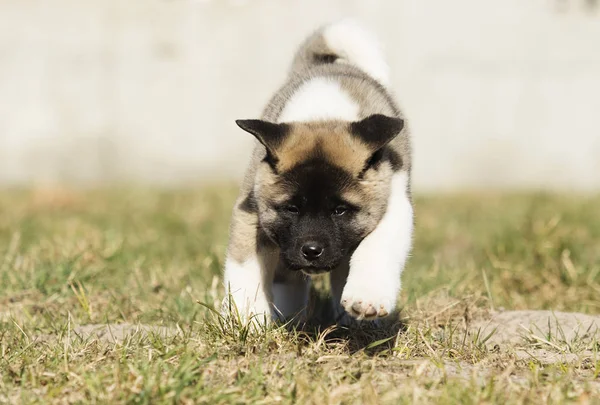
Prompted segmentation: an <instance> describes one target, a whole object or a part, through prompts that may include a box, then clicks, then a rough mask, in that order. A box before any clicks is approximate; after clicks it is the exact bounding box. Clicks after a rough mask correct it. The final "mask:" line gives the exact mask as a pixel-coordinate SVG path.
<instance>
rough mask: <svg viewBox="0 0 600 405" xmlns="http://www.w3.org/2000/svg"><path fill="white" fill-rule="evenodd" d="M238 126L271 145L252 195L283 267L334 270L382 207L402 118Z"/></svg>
mask: <svg viewBox="0 0 600 405" xmlns="http://www.w3.org/2000/svg"><path fill="white" fill-rule="evenodd" d="M237 123H238V125H239V126H240V127H241V128H243V129H244V130H246V131H247V132H250V133H252V134H253V135H255V136H256V137H257V139H258V140H259V141H260V142H261V143H262V144H263V145H264V146H265V148H266V156H265V158H264V159H263V161H262V162H261V163H260V164H259V167H258V168H257V173H256V179H255V187H254V190H253V198H254V200H255V201H256V207H257V210H258V217H259V223H260V226H261V227H262V229H263V230H264V231H265V233H266V234H267V235H268V236H269V238H271V239H272V240H273V242H275V243H276V244H277V245H278V246H279V248H280V252H281V258H282V260H283V261H284V263H285V265H286V266H287V267H288V268H290V269H292V270H303V271H304V272H306V273H309V274H312V273H319V272H323V271H329V270H332V269H334V268H335V267H337V266H338V265H339V264H340V262H341V261H342V259H344V258H345V257H348V256H349V255H350V254H351V253H352V252H353V250H354V249H355V248H356V247H357V246H358V244H359V243H360V241H361V240H362V239H363V238H364V237H365V236H366V235H368V234H369V233H370V232H371V231H372V230H373V229H374V228H375V226H376V225H377V223H378V222H379V220H380V219H381V217H382V216H383V214H384V212H385V208H386V204H387V199H388V195H389V181H390V178H391V172H392V167H391V163H390V159H387V158H388V157H389V156H386V151H385V150H384V149H385V146H386V145H387V144H388V143H389V141H390V140H391V139H393V138H394V137H395V136H396V135H397V134H398V133H399V132H400V131H401V129H402V127H403V122H402V120H400V119H398V118H390V117H386V116H382V115H374V116H371V117H368V118H366V119H364V120H362V121H358V122H354V123H348V122H332V121H324V122H316V123H286V124H273V123H269V122H265V121H260V120H243V121H242V120H240V121H237ZM387 153H388V154H389V153H392V152H391V151H387ZM392 160H393V159H392Z"/></svg>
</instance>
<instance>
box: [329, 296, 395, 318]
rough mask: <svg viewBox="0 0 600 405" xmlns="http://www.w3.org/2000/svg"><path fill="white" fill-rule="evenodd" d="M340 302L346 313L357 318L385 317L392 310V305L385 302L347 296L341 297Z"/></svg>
mask: <svg viewBox="0 0 600 405" xmlns="http://www.w3.org/2000/svg"><path fill="white" fill-rule="evenodd" d="M341 304H342V306H343V307H344V309H345V310H346V313H348V314H349V315H350V316H352V317H353V318H356V319H357V320H363V319H366V320H373V319H378V318H385V317H386V316H388V315H389V314H390V312H391V311H392V310H393V307H392V306H389V305H386V304H385V303H381V302H377V301H369V300H363V299H360V298H354V297H347V296H343V297H342V302H341Z"/></svg>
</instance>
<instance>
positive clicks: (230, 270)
mask: <svg viewBox="0 0 600 405" xmlns="http://www.w3.org/2000/svg"><path fill="white" fill-rule="evenodd" d="M257 232H258V220H257V218H256V214H254V213H251V212H246V211H244V210H242V209H240V208H239V204H238V206H236V208H235V209H234V212H233V217H232V225H231V235H230V241H229V247H228V252H227V259H226V261H225V273H224V283H225V291H226V294H227V298H226V300H225V301H224V305H223V308H222V309H223V312H228V311H229V310H230V309H232V310H233V311H234V313H235V311H236V310H237V313H238V314H239V315H240V317H241V318H242V320H244V321H245V320H247V319H250V318H252V319H255V320H256V321H258V322H259V323H262V322H263V321H265V320H266V321H269V320H270V319H271V317H272V312H271V304H270V302H271V301H272V290H271V288H272V284H273V276H274V273H275V266H276V264H277V256H278V255H277V252H276V251H274V250H273V249H272V248H271V247H270V246H268V245H267V244H261V246H257V244H260V243H259V242H257V240H258V239H259V235H257ZM229 298H231V300H232V301H233V302H230V301H229ZM234 307H235V309H234Z"/></svg>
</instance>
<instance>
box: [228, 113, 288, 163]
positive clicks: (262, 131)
mask: <svg viewBox="0 0 600 405" xmlns="http://www.w3.org/2000/svg"><path fill="white" fill-rule="evenodd" d="M235 123H236V124H237V125H238V126H239V127H240V128H242V129H243V130H244V131H246V132H248V133H250V134H252V135H254V136H255V137H256V139H258V141H259V142H260V143H262V144H263V145H264V146H265V148H267V151H268V152H269V153H271V154H272V155H274V154H275V151H276V150H277V148H279V146H281V145H282V144H283V140H284V139H285V137H286V135H287V134H288V132H289V131H288V129H289V128H288V125H286V124H274V123H272V122H268V121H263V120H236V121H235Z"/></svg>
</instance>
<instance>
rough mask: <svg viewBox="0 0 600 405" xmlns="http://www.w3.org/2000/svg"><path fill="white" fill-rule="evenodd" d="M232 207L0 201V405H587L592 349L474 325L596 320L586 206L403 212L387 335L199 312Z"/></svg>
mask: <svg viewBox="0 0 600 405" xmlns="http://www.w3.org/2000/svg"><path fill="white" fill-rule="evenodd" d="M234 197H235V189H234V188H233V187H220V188H209V189H203V190H198V191H169V192H167V191H150V190H98V191H85V192H84V191H80V192H74V191H68V190H46V191H44V190H28V191H19V190H13V191H4V192H2V193H1V194H0V374H1V376H0V403H2V402H6V403H153V404H155V403H210V404H219V403H257V404H259V403H279V402H281V403H315V404H323V403H324V404H327V403H331V404H334V403H365V404H371V403H372V404H375V403H428V402H431V403H536V404H538V403H563V402H567V401H574V402H582V403H586V402H590V401H591V402H594V401H596V402H599V401H600V399H599V398H600V353H599V352H600V344H599V343H598V339H597V338H595V337H594V338H592V339H587V340H586V339H583V338H580V337H579V336H576V337H575V338H573V339H571V340H568V339H567V338H566V337H565V336H564V335H561V333H558V334H556V333H555V334H552V335H548V336H542V337H539V336H538V335H535V333H534V331H532V330H529V331H524V339H523V342H524V343H523V344H522V345H521V346H520V347H519V348H518V350H517V348H511V347H500V346H498V345H495V344H491V342H493V334H490V333H489V332H487V331H486V332H484V331H483V330H481V329H480V328H479V329H478V328H477V327H476V326H473V325H477V321H478V320H479V319H487V317H489V314H490V313H491V312H492V310H494V309H498V308H506V309H511V310H512V309H516V310H518V309H552V310H556V311H559V310H560V311H577V312H583V313H587V314H598V313H600V298H599V297H600V197H567V196H557V195H548V194H539V193H537V194H522V195H503V196H501V195H492V194H489V195H488V194H470V195H452V196H427V197H418V198H416V201H415V204H416V213H417V230H416V238H415V249H414V253H413V256H412V258H411V260H410V264H409V266H408V267H407V269H406V270H405V272H404V275H403V285H404V287H403V293H402V297H401V306H402V308H403V310H402V312H401V317H402V325H401V327H400V330H399V331H398V329H397V328H396V329H394V328H392V327H390V328H389V329H385V330H384V331H383V332H381V331H371V330H367V329H365V330H363V329H357V330H351V331H347V330H340V329H337V330H335V328H333V329H332V328H329V329H325V328H322V329H320V330H309V331H300V330H291V331H289V330H287V329H286V328H284V327H278V326H272V327H270V328H267V329H265V330H261V331H259V332H258V333H252V332H251V331H248V330H247V328H245V327H244V325H233V326H231V325H227V324H225V323H223V322H221V321H220V320H219V318H218V316H216V315H215V314H213V313H212V312H211V311H210V310H209V309H207V308H206V307H205V306H204V305H200V304H198V302H202V303H206V304H207V305H209V306H210V305H215V304H216V303H218V301H219V300H220V299H221V298H222V289H221V286H220V283H219V279H218V277H219V272H220V270H221V268H222V263H223V256H224V252H225V246H226V240H227V225H228V221H229V213H230V209H231V206H232V203H233V199H234ZM92 324H98V325H103V324H104V325H111V329H110V331H109V332H108V335H107V336H112V335H113V334H114V333H116V332H117V329H118V327H119V325H122V324H131V325H139V324H145V325H160V326H165V327H166V329H164V330H165V331H167V332H166V333H159V332H157V331H150V332H144V331H143V330H139V329H132V330H130V333H129V334H128V336H127V337H125V338H123V339H116V338H115V339H112V338H106V336H105V338H95V337H94V336H90V335H89V334H85V333H83V332H82V329H81V325H92ZM524 329H525V328H524ZM557 330H560V328H558V329H557ZM396 331H398V333H396ZM582 335H583V332H582ZM112 337H114V336H112ZM541 352H545V353H548V352H551V353H555V354H556V355H558V356H567V355H569V356H570V357H568V358H567V357H564V360H559V361H553V362H550V363H548V362H544V361H542V358H541V357H540V356H541V355H540V354H539V353H541ZM523 353H526V354H523Z"/></svg>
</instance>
